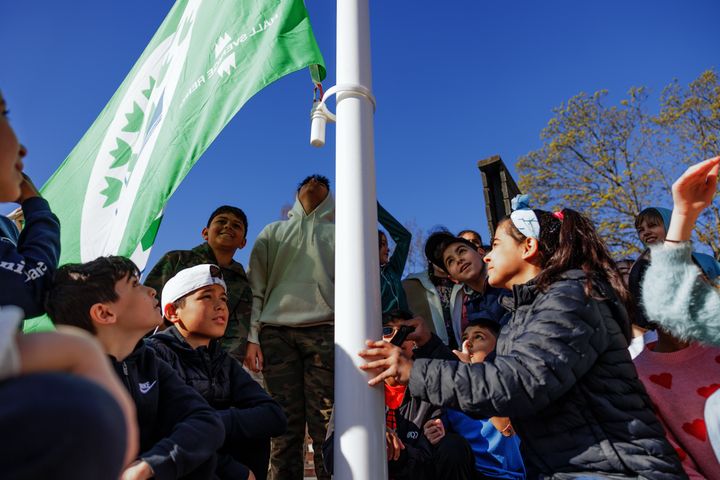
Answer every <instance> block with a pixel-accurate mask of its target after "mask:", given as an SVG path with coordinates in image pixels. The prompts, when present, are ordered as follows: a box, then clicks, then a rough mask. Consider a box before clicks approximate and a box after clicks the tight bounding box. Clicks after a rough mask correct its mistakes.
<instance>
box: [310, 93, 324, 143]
mask: <svg viewBox="0 0 720 480" xmlns="http://www.w3.org/2000/svg"><path fill="white" fill-rule="evenodd" d="M324 107H325V104H324V103H322V102H321V101H320V100H315V101H314V102H313V106H312V108H311V109H310V119H311V123H310V145H312V146H313V147H318V148H319V147H324V146H325V126H326V125H327V121H328V117H327V115H326V114H325V113H324V112H323V108H324Z"/></svg>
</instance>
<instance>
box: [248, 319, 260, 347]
mask: <svg viewBox="0 0 720 480" xmlns="http://www.w3.org/2000/svg"><path fill="white" fill-rule="evenodd" d="M247 339H248V342H250V343H255V344H258V345H259V344H260V325H259V324H250V331H249V332H248V337H247Z"/></svg>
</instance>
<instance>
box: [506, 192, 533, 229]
mask: <svg viewBox="0 0 720 480" xmlns="http://www.w3.org/2000/svg"><path fill="white" fill-rule="evenodd" d="M510 206H511V208H512V210H513V211H512V213H511V214H510V220H512V223H513V225H515V228H517V229H518V230H519V231H520V233H522V234H523V235H525V236H526V237H530V238H535V239H539V238H540V222H538V218H537V215H535V212H534V211H533V209H532V208H530V195H527V194H523V195H515V197H514V198H513V199H512V201H511V203H510Z"/></svg>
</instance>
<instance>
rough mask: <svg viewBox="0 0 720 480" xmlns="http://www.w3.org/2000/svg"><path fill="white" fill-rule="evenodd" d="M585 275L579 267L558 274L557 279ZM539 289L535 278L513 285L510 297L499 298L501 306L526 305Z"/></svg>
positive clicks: (515, 307) (578, 278)
mask: <svg viewBox="0 0 720 480" xmlns="http://www.w3.org/2000/svg"><path fill="white" fill-rule="evenodd" d="M586 277H587V275H586V274H585V272H583V271H582V270H580V269H573V270H567V271H565V272H563V273H561V274H560V275H559V276H558V280H583V279H585V278H586ZM539 293H540V291H539V290H538V288H537V278H533V279H532V280H530V281H529V282H527V283H523V284H521V285H513V290H512V297H507V298H503V299H501V303H502V304H503V306H504V307H505V308H507V309H509V310H512V311H514V310H517V309H518V307H520V306H522V305H528V304H531V303H532V302H534V301H535V298H536V297H537V296H538V294H539Z"/></svg>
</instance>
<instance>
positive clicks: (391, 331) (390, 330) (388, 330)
mask: <svg viewBox="0 0 720 480" xmlns="http://www.w3.org/2000/svg"><path fill="white" fill-rule="evenodd" d="M396 331H397V328H395V327H383V330H382V335H383V337H392V336H393V335H395V332H396Z"/></svg>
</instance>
